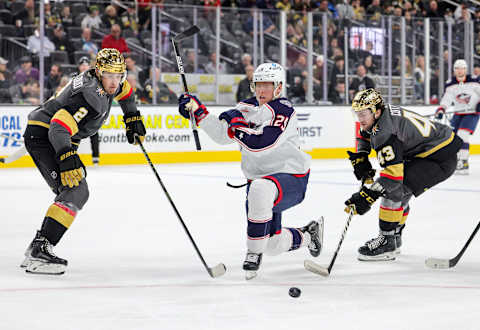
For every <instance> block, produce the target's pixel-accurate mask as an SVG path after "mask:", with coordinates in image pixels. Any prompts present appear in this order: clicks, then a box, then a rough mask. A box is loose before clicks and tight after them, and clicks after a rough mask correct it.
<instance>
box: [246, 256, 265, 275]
mask: <svg viewBox="0 0 480 330" xmlns="http://www.w3.org/2000/svg"><path fill="white" fill-rule="evenodd" d="M261 262H262V254H261V253H253V252H247V256H246V257H245V261H244V262H243V269H244V270H245V279H246V280H251V279H252V278H254V277H256V276H257V270H258V268H259V267H260V264H261Z"/></svg>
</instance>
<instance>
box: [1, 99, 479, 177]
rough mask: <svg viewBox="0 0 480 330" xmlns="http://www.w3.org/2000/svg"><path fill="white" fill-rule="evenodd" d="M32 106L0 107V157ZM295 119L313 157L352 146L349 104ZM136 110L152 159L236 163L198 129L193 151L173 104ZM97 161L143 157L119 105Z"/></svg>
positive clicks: (229, 148) (301, 112)
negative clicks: (127, 130)
mask: <svg viewBox="0 0 480 330" xmlns="http://www.w3.org/2000/svg"><path fill="white" fill-rule="evenodd" d="M407 108H408V109H410V110H412V111H415V112H417V113H419V114H424V115H425V114H431V113H433V112H434V111H435V108H436V107H434V106H411V107H407ZM32 109H33V107H32V106H10V107H8V106H7V107H2V108H1V109H0V134H2V135H8V136H12V137H13V138H14V139H9V140H7V139H5V138H4V137H1V136H0V156H7V155H10V154H12V153H14V152H15V151H17V150H18V149H19V148H20V147H21V143H19V142H16V141H15V139H22V133H23V131H24V130H25V126H26V123H27V115H28V113H29V112H30V111H31V110H32ZM228 109H229V107H225V106H209V107H208V110H209V111H210V112H211V113H215V114H219V113H221V112H223V111H225V110H228ZM295 109H296V112H297V119H298V128H299V135H300V139H301V144H302V145H301V147H302V149H303V150H305V151H306V152H308V153H309V154H311V155H312V157H313V158H315V159H320V158H330V159H332V158H344V157H345V152H346V150H348V149H351V148H353V147H354V144H355V138H354V137H355V122H354V118H353V115H352V113H351V110H350V109H351V108H350V107H346V106H321V107H320V106H297V107H296V108H295ZM139 110H140V111H141V113H142V116H143V118H144V123H145V126H146V128H147V136H146V140H145V143H144V146H145V148H146V149H147V151H148V152H149V154H150V157H151V159H152V161H153V162H155V163H190V162H221V161H239V160H240V152H239V151H238V145H237V144H236V143H232V144H229V145H223V146H222V145H218V144H216V143H215V142H213V141H212V140H211V139H210V138H209V137H208V136H207V135H206V134H205V133H204V132H203V131H202V130H201V129H200V130H199V135H200V141H201V145H202V151H196V150H195V143H194V140H193V135H192V130H191V127H190V123H189V121H188V120H186V119H184V118H183V117H182V116H180V115H179V114H178V110H177V108H176V107H173V106H167V107H158V106H141V107H139ZM99 136H100V163H101V164H103V165H110V164H143V163H145V158H144V156H143V154H142V153H141V150H140V148H139V147H138V146H132V145H130V144H128V143H127V142H126V136H125V126H124V124H123V120H122V111H121V109H120V107H112V110H111V113H110V115H109V117H108V119H107V120H106V121H105V123H104V125H103V126H102V128H101V129H100V131H99ZM470 142H471V145H472V146H471V153H472V154H480V134H479V133H478V130H477V131H476V133H475V134H474V135H473V136H472V139H471V141H470ZM79 153H80V155H81V157H82V160H83V161H84V162H85V164H86V165H89V164H91V156H90V154H91V149H90V143H89V140H88V139H85V140H83V141H82V143H81V146H80V149H79ZM31 166H33V162H32V160H31V159H30V157H29V156H24V157H21V158H20V159H19V160H17V161H15V162H12V163H10V164H7V165H5V164H0V168H8V167H31Z"/></svg>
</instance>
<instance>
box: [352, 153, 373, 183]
mask: <svg viewBox="0 0 480 330" xmlns="http://www.w3.org/2000/svg"><path fill="white" fill-rule="evenodd" d="M347 153H348V159H350V162H351V163H352V166H353V173H354V174H355V177H356V178H357V180H360V181H364V182H365V183H367V184H370V183H373V177H374V176H375V170H374V169H373V168H372V164H371V163H370V161H369V160H368V154H367V153H366V152H351V151H347Z"/></svg>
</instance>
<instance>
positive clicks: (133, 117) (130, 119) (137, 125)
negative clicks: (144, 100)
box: [123, 111, 147, 144]
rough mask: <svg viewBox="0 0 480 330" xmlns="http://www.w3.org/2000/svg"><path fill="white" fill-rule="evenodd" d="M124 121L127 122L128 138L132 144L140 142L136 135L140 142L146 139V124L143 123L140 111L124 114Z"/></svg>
mask: <svg viewBox="0 0 480 330" xmlns="http://www.w3.org/2000/svg"><path fill="white" fill-rule="evenodd" d="M123 121H124V122H125V128H126V129H127V133H126V134H127V140H128V143H130V144H138V142H137V140H136V139H135V136H138V138H139V139H140V142H143V140H145V134H146V133H147V132H146V131H145V125H143V121H142V116H141V115H140V111H136V112H134V113H129V114H126V115H123Z"/></svg>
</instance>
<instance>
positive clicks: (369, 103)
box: [352, 88, 384, 113]
mask: <svg viewBox="0 0 480 330" xmlns="http://www.w3.org/2000/svg"><path fill="white" fill-rule="evenodd" d="M383 107H384V103H383V98H382V95H380V93H379V92H378V91H376V90H375V89H373V88H369V89H365V90H363V91H360V92H358V93H357V94H356V95H355V97H354V98H353V101H352V109H353V111H354V112H359V111H362V110H367V109H368V110H370V111H371V112H372V113H375V112H377V110H378V109H383Z"/></svg>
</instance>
